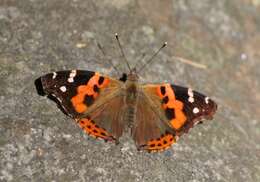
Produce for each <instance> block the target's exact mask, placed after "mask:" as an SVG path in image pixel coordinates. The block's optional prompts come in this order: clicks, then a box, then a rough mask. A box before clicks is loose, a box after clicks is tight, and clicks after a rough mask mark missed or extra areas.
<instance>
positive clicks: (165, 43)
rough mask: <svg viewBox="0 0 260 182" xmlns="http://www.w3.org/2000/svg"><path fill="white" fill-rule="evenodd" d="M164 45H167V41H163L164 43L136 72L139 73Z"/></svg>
mask: <svg viewBox="0 0 260 182" xmlns="http://www.w3.org/2000/svg"><path fill="white" fill-rule="evenodd" d="M166 45H167V42H164V44H163V45H162V46H161V47H160V48H159V49H158V50H157V51H156V52H155V53H154V54H153V55H152V56H151V57H150V59H148V60H147V61H146V62H145V63H144V65H143V66H142V67H141V68H140V69H139V70H138V72H137V73H140V72H141V71H142V70H143V69H144V68H145V67H146V66H147V65H148V64H150V63H151V62H152V61H153V60H154V58H155V57H156V56H157V54H158V53H159V52H160V51H161V50H162V49H163V48H164V47H166Z"/></svg>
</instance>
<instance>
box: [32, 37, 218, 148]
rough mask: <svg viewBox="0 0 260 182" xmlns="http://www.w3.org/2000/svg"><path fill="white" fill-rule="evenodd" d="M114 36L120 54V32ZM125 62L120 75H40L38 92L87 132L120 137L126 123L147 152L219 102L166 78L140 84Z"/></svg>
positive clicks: (166, 142) (71, 72)
mask: <svg viewBox="0 0 260 182" xmlns="http://www.w3.org/2000/svg"><path fill="white" fill-rule="evenodd" d="M116 38H117V40H118V44H119V47H120V49H121V53H122V55H123V56H124V52H123V49H122V47H121V44H120V41H119V39H118V35H116ZM165 46H166V44H164V45H163V46H162V47H161V48H163V47H165ZM161 48H160V49H161ZM160 49H159V50H158V51H157V52H156V53H155V54H154V55H153V56H152V58H153V57H154V56H155V55H156V54H157V53H158V52H159V51H160ZM125 60H126V59H125ZM151 60H152V59H149V60H148V61H147V62H146V63H147V64H145V65H144V66H143V67H141V69H140V70H142V69H143V68H144V67H145V66H146V65H148V63H150V62H151ZM126 63H127V65H128V67H129V73H128V74H123V76H122V77H121V78H120V79H115V78H111V77H109V76H106V75H103V74H100V73H98V72H93V71H86V70H66V71H58V72H53V73H48V74H46V75H44V76H41V77H40V78H38V79H37V80H36V85H38V88H39V86H40V88H41V90H42V94H41V95H47V96H49V98H51V99H53V100H55V101H56V102H57V103H58V105H59V106H60V107H61V109H62V110H63V111H64V112H65V113H66V114H67V115H69V116H70V117H72V118H73V119H74V120H75V121H76V123H77V124H78V125H79V126H80V127H81V128H82V129H83V130H84V131H85V132H86V133H87V134H88V135H90V136H92V137H95V138H100V139H103V140H105V141H113V142H115V143H119V138H120V137H121V136H122V134H123V132H124V131H125V128H126V127H130V131H131V136H132V138H133V140H134V141H135V144H136V147H137V149H138V150H146V151H148V152H157V151H163V150H165V149H167V148H169V147H170V146H171V145H172V144H174V143H175V142H176V141H177V140H178V138H179V137H180V136H181V135H182V134H184V133H187V132H188V131H189V129H190V128H192V127H193V126H194V125H196V124H197V123H200V122H201V121H202V120H203V119H212V118H213V115H214V113H215V112H216V110H217V104H216V103H215V102H214V101H213V100H212V99H210V98H209V97H207V96H205V95H203V94H201V93H199V92H197V91H193V90H192V89H191V88H186V87H182V86H178V85H174V84H170V83H160V84H141V83H139V76H138V73H139V71H140V70H137V69H136V68H130V65H129V64H128V62H127V60H126Z"/></svg>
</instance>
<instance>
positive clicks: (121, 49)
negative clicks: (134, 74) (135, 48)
mask: <svg viewBox="0 0 260 182" xmlns="http://www.w3.org/2000/svg"><path fill="white" fill-rule="evenodd" d="M115 36H116V40H117V44H118V47H119V49H120V52H121V55H122V57H123V58H124V60H125V62H126V65H127V67H128V69H129V71H131V67H130V65H129V63H128V61H127V59H126V56H125V53H124V50H123V48H122V46H121V43H120V40H119V37H118V34H117V33H115Z"/></svg>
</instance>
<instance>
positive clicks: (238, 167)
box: [0, 0, 260, 182]
mask: <svg viewBox="0 0 260 182" xmlns="http://www.w3.org/2000/svg"><path fill="white" fill-rule="evenodd" d="M259 12H260V1H259V0H218V1H214V0H200V1H199V0H198V1H184V0H183V1H182V0H164V1H157V0H149V1H148V0H135V1H130V0H103V1H102V0H97V1H96V0H92V1H90V0H63V1H61V0H60V1H59V0H44V1H43V0H1V1H0V181H37V182H39V181H82V182H83V181H124V182H126V181H129V182H130V181H149V182H153V181H165V182H167V181H169V182H172V181H199V182H201V181H209V182H212V181H213V182H214V181H228V182H229V181H238V182H240V181H241V182H244V181H247V182H256V181H260V119H259V118H260V51H259V50H260V13H259ZM116 32H117V33H118V34H119V35H120V38H121V41H122V45H123V47H124V50H125V52H126V55H127V58H128V60H129V62H130V63H131V64H132V65H133V64H135V62H136V61H137V60H138V59H139V58H140V56H141V55H142V54H144V53H146V55H148V57H149V55H151V54H152V52H154V51H155V50H156V49H157V48H159V47H160V46H161V45H162V43H163V42H165V41H167V42H168V46H167V48H165V49H164V50H163V51H162V52H161V53H160V54H159V55H158V57H157V58H155V60H154V63H153V64H151V65H149V67H147V69H146V70H144V71H143V72H142V73H141V74H140V76H141V77H142V81H143V82H163V81H168V82H171V83H175V84H179V85H186V86H191V87H192V88H194V89H195V90H199V91H201V92H203V93H205V94H207V95H209V96H211V97H212V98H213V99H215V101H216V102H217V103H218V106H219V107H218V108H219V109H218V112H217V113H216V115H215V117H214V120H212V121H208V122H205V123H204V124H202V125H198V126H196V127H195V128H193V129H192V130H191V131H190V132H189V134H188V135H184V136H183V137H182V138H181V139H180V140H179V141H178V143H177V144H175V145H173V146H172V148H171V149H169V150H167V151H165V152H160V153H152V154H150V153H145V152H138V151H137V150H136V147H135V145H134V143H133V141H132V139H131V138H130V136H129V135H128V134H126V135H125V136H123V138H122V140H121V143H120V144H119V145H114V144H111V143H105V142H103V141H99V140H95V139H92V138H89V137H88V136H87V135H85V134H84V133H83V132H82V130H81V129H80V128H79V127H78V126H77V125H76V124H75V123H74V121H73V120H72V119H70V118H68V117H67V116H66V115H64V114H63V113H62V112H61V111H60V110H59V109H58V108H57V107H56V104H55V103H53V102H52V101H51V100H49V99H47V98H45V97H41V96H39V95H38V94H37V92H36V89H35V86H34V80H35V79H36V78H38V77H39V76H41V75H43V74H45V73H48V72H52V71H57V70H65V69H86V70H94V71H99V72H101V73H104V74H107V75H111V76H114V75H115V72H114V71H113V69H112V68H111V66H110V65H109V64H108V62H107V61H106V59H105V58H104V57H103V56H102V54H101V52H100V50H99V49H98V48H97V46H96V43H97V42H100V43H101V44H102V45H103V47H104V49H105V51H106V53H107V56H108V57H109V58H111V59H112V60H113V62H114V63H116V64H118V65H119V69H120V70H122V71H123V72H125V71H127V67H126V65H125V64H124V62H123V60H122V58H121V56H120V54H119V49H118V47H117V44H116V41H115V38H114V33H116ZM176 57H182V58H185V60H190V61H191V62H192V63H196V64H201V65H204V67H203V68H200V67H198V66H192V65H190V64H185V63H183V62H180V61H179V60H181V59H176Z"/></svg>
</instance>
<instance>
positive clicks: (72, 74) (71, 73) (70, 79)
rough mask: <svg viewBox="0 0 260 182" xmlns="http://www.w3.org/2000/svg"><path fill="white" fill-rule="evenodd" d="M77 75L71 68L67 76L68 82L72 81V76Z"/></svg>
mask: <svg viewBox="0 0 260 182" xmlns="http://www.w3.org/2000/svg"><path fill="white" fill-rule="evenodd" d="M76 75H77V70H71V72H70V76H69V78H68V82H70V83H72V82H74V77H75V76H76Z"/></svg>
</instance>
